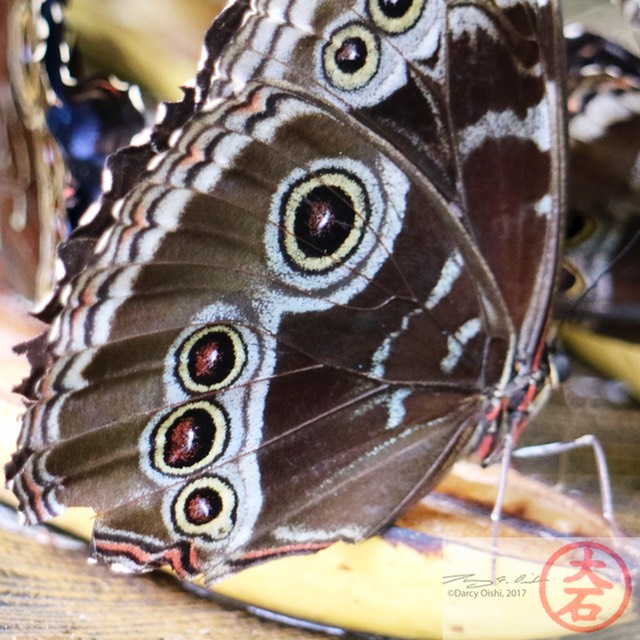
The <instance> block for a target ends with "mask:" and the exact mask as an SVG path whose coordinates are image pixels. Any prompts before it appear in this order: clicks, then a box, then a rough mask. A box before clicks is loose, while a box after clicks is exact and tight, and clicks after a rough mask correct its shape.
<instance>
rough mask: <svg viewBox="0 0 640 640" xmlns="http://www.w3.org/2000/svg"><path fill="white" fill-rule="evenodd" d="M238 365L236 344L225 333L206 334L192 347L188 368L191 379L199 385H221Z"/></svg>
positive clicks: (213, 332) (212, 332)
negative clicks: (236, 364)
mask: <svg viewBox="0 0 640 640" xmlns="http://www.w3.org/2000/svg"><path fill="white" fill-rule="evenodd" d="M235 363H236V353H235V349H234V344H233V341H232V339H231V337H230V336H229V334H227V333H226V332H224V331H211V332H209V333H206V334H204V335H203V336H201V337H200V338H199V339H198V340H196V342H195V344H194V345H193V346H192V347H191V350H190V351H189V356H188V364H187V366H188V368H189V375H190V376H191V379H192V380H193V381H194V382H196V383H197V384H201V385H205V386H211V385H214V384H220V383H221V382H222V381H224V380H225V379H226V378H227V377H228V376H229V374H230V373H231V372H232V371H233V368H234V366H235Z"/></svg>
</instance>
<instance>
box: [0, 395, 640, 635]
mask: <svg viewBox="0 0 640 640" xmlns="http://www.w3.org/2000/svg"><path fill="white" fill-rule="evenodd" d="M20 411H21V409H20V407H19V406H18V405H17V404H14V403H12V402H9V401H7V400H2V401H0V421H1V423H2V429H0V458H2V459H7V458H8V456H9V455H10V453H11V451H12V449H13V446H14V445H13V443H14V442H15V439H14V438H15V436H16V432H17V419H18V415H19V413H20ZM11 424H14V425H16V427H15V428H13V429H11V428H8V427H10V426H11ZM498 475H499V470H498V469H495V468H489V469H481V468H480V467H478V466H477V465H475V464H471V463H465V462H461V463H458V464H456V465H455V467H454V469H453V471H452V473H450V474H449V476H448V477H447V478H446V479H445V480H444V482H443V483H442V484H441V485H440V487H439V488H438V490H437V491H436V492H434V493H432V494H431V495H430V496H428V497H427V498H425V499H424V500H423V501H422V502H420V503H419V504H418V505H416V506H415V507H414V508H413V509H412V510H411V511H409V512H408V513H407V514H406V515H405V516H404V517H403V518H401V519H400V520H399V521H398V522H397V523H396V525H395V526H394V527H392V528H391V529H390V530H389V531H388V532H386V533H385V534H384V535H382V536H376V537H374V538H371V539H369V540H366V541H364V542H362V543H359V544H347V543H343V542H339V543H336V544H334V545H332V546H330V547H328V548H327V549H325V550H323V551H320V552H318V553H315V554H313V555H305V556H290V557H285V558H280V559H277V560H272V561H270V562H267V563H264V564H261V565H257V566H254V567H251V568H249V569H246V570H244V571H242V572H240V573H238V574H236V575H234V576H231V577H230V578H227V579H225V580H224V581H222V582H219V583H217V584H215V585H214V586H213V587H211V590H212V593H213V594H218V595H221V596H223V597H224V598H225V599H227V601H228V600H229V599H230V600H231V601H233V602H235V603H238V604H239V605H241V606H246V607H250V608H251V609H252V610H254V611H255V610H256V608H257V609H258V610H262V611H263V612H272V613H275V614H277V615H279V616H286V617H289V618H293V619H297V620H304V621H311V622H313V623H316V624H319V625H323V626H327V627H331V628H336V627H337V628H341V629H348V630H353V631H360V632H365V633H370V634H375V635H382V636H390V637H394V638H406V639H425V640H426V639H437V638H443V639H447V640H448V639H451V640H454V639H460V640H482V639H489V638H490V639H492V640H501V639H504V640H507V639H508V640H529V639H538V638H540V639H542V638H555V637H558V636H559V635H564V634H566V633H567V629H566V628H563V627H562V626H561V625H560V624H559V623H558V622H557V621H555V620H554V619H553V618H552V617H551V616H550V615H549V613H548V612H547V611H546V610H545V608H544V606H543V602H542V600H541V594H540V584H541V578H540V576H541V574H542V572H543V570H544V567H545V563H547V562H548V560H549V558H551V557H552V556H553V554H554V553H557V552H558V550H559V549H561V548H563V547H564V546H566V545H567V543H568V542H570V540H568V539H567V538H565V537H563V534H570V535H573V536H576V537H577V538H579V539H583V538H585V537H588V538H589V539H590V540H593V539H595V540H599V541H603V540H604V544H606V545H607V546H608V547H613V548H615V549H617V552H618V554H619V555H621V556H622V557H624V559H625V561H626V562H627V565H628V566H629V567H630V571H631V573H632V574H633V573H634V571H635V569H634V567H635V563H636V560H637V559H638V556H639V555H640V552H638V550H637V549H636V548H635V547H633V545H632V543H631V541H628V540H626V539H616V538H615V536H614V534H613V532H612V530H611V527H610V526H609V524H608V523H607V522H605V521H604V520H603V519H602V518H601V517H599V516H598V515H596V514H594V513H593V512H591V511H589V510H588V509H586V508H585V507H583V506H581V505H580V504H579V503H577V502H576V501H575V500H573V499H571V498H569V497H567V496H565V495H563V494H560V493H558V492H556V491H553V490H551V489H550V488H549V487H547V486H545V485H542V484H540V483H538V482H535V481H533V480H531V479H528V478H526V477H524V476H521V475H519V474H517V473H516V472H512V473H511V477H510V478H509V483H508V487H507V495H506V499H505V510H504V511H505V520H504V522H503V523H502V525H501V529H500V538H499V541H498V548H497V552H494V550H492V535H491V523H490V520H489V518H488V515H487V509H488V508H490V506H491V505H492V504H493V501H494V499H495V494H496V487H497V479H498ZM0 499H2V500H3V501H5V502H7V503H12V504H14V505H15V499H14V498H13V496H12V494H10V493H9V492H8V491H4V490H3V491H0ZM515 515H517V516H518V517H514V516H515ZM93 518H94V514H93V512H92V511H91V510H90V509H69V510H68V512H67V513H65V514H64V515H62V516H61V517H59V518H56V519H55V520H53V521H52V522H51V524H52V525H54V526H56V527H58V528H60V529H63V530H65V531H68V532H71V533H73V534H75V535H77V536H80V537H82V538H84V539H89V538H90V536H91V529H92V526H93V525H92V522H93ZM552 531H553V532H554V533H552ZM494 563H495V564H494ZM556 570H557V572H558V573H556V578H555V580H554V581H553V583H552V584H550V585H549V589H548V593H547V595H546V597H547V600H548V601H549V602H562V600H563V597H564V599H565V600H566V594H565V595H563V593H564V592H563V589H564V588H565V587H566V585H565V584H564V583H563V582H562V579H561V578H571V576H572V575H575V574H576V569H575V568H573V567H572V566H570V565H568V564H567V563H566V562H565V563H564V564H562V566H560V565H559V566H557V567H556ZM492 572H495V578H496V580H497V582H496V583H495V584H494V583H492V576H493V573H492ZM612 582H613V580H612ZM274 585H277V588H274ZM626 588H627V586H626V585H625V584H624V580H618V582H616V583H615V584H614V586H613V588H612V589H611V590H610V592H609V593H608V594H607V596H606V598H604V599H601V600H599V601H598V603H599V605H600V606H601V611H600V614H599V618H600V619H602V621H606V620H608V619H609V618H610V617H611V616H612V615H613V614H614V613H615V611H616V610H617V608H619V607H620V602H621V601H622V599H623V598H624V596H625V589H626ZM474 593H476V594H477V595H475V596H474V595H473V594H474ZM637 620H638V618H637V613H636V611H635V610H634V608H633V604H632V603H630V604H629V605H628V606H626V607H625V609H624V611H623V612H622V615H621V616H620V617H619V619H618V620H617V621H616V623H617V624H621V623H626V624H634V623H636V622H637ZM523 621H526V624H523Z"/></svg>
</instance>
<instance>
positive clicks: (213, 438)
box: [151, 401, 229, 476]
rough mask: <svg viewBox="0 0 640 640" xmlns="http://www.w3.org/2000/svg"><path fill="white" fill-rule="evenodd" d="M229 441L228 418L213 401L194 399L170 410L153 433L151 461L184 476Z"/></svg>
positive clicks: (209, 460)
mask: <svg viewBox="0 0 640 640" xmlns="http://www.w3.org/2000/svg"><path fill="white" fill-rule="evenodd" d="M228 442H229V419H228V417H227V415H226V413H225V412H224V410H223V409H222V407H221V406H220V405H218V404H216V403H214V402H204V401H202V402H191V403H189V404H186V405H184V406H182V407H179V408H178V409H175V410H173V411H171V412H170V413H169V414H167V415H166V416H165V417H164V418H163V419H162V420H160V422H159V423H158V425H157V426H156V428H155V429H154V430H153V431H152V433H151V458H152V460H151V462H152V465H153V466H154V467H155V469H157V470H158V471H160V472H161V473H163V474H165V475H170V476H185V475H190V474H192V473H194V472H196V471H198V470H200V469H203V468H205V467H207V466H209V465H210V464H212V463H213V462H215V460H217V459H218V458H219V457H220V456H221V455H222V454H223V453H224V451H225V449H226V448H227V444H228Z"/></svg>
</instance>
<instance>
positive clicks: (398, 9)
mask: <svg viewBox="0 0 640 640" xmlns="http://www.w3.org/2000/svg"><path fill="white" fill-rule="evenodd" d="M414 1H415V0H378V6H379V7H380V11H382V13H384V15H385V16H387V18H402V17H403V16H404V15H405V14H406V13H407V11H409V9H411V5H412V4H413V3H414Z"/></svg>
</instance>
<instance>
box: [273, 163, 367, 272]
mask: <svg viewBox="0 0 640 640" xmlns="http://www.w3.org/2000/svg"><path fill="white" fill-rule="evenodd" d="M317 187H329V188H335V189H336V190H339V191H342V192H343V193H345V194H346V195H347V196H348V197H349V199H350V200H351V202H352V203H353V209H354V219H353V227H352V229H351V231H350V232H349V235H347V237H346V238H345V240H344V242H343V243H342V244H341V245H340V247H339V248H338V249H337V250H336V251H334V252H333V253H332V254H330V255H327V256H322V257H320V258H310V257H309V256H307V255H306V254H305V253H304V252H303V251H302V249H301V248H300V245H299V244H298V238H297V237H296V235H295V222H296V212H297V211H298V207H299V206H300V204H301V203H302V202H303V201H304V199H305V198H306V197H307V196H308V195H309V193H310V192H311V191H313V189H315V188H317ZM366 214H367V197H366V193H365V191H364V189H363V187H362V186H361V185H360V184H359V183H358V182H356V181H355V180H353V179H350V178H349V176H347V175H345V174H344V173H341V172H337V171H336V172H328V173H323V174H321V176H319V177H313V178H309V179H308V180H305V181H304V182H302V183H301V184H299V185H297V186H296V187H295V188H294V189H293V190H292V191H291V193H290V194H289V196H288V198H287V202H286V204H285V213H284V230H285V234H284V243H283V244H284V250H285V251H286V253H287V255H288V257H289V258H290V259H291V260H292V261H293V262H294V263H295V264H296V265H297V266H298V267H300V268H301V269H303V270H305V271H314V272H320V271H327V270H328V269H331V268H332V267H337V266H339V265H340V264H341V263H342V261H343V260H344V258H345V257H346V256H348V255H349V253H351V251H352V250H353V249H354V247H355V246H356V245H357V244H358V243H359V242H360V240H361V238H362V234H363V230H364V223H365V218H366Z"/></svg>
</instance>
